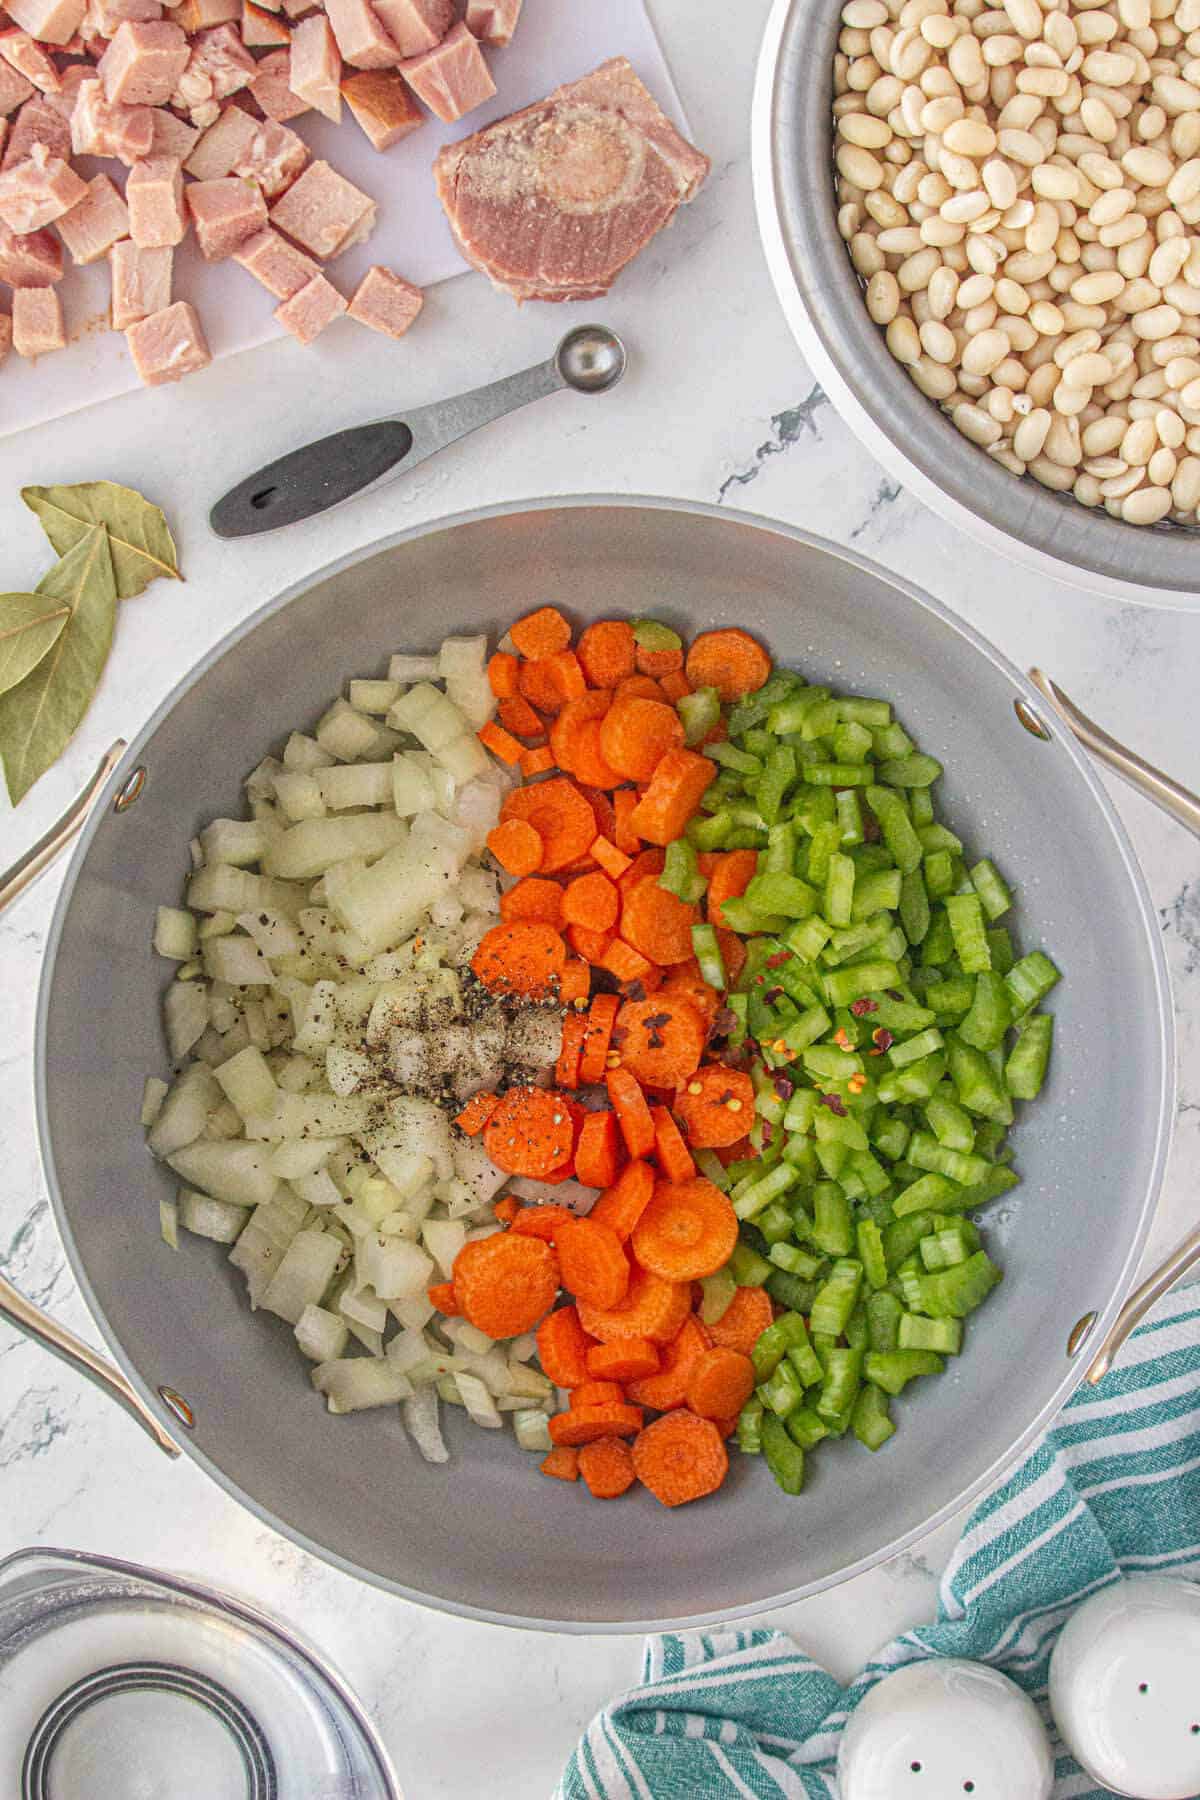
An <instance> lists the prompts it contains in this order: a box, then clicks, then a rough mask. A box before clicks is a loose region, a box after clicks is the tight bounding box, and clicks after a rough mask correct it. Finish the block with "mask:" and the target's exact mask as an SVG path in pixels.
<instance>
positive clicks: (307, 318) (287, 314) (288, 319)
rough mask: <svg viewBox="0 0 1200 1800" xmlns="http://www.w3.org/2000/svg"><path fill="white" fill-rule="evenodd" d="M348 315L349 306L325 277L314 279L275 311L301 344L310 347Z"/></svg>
mask: <svg viewBox="0 0 1200 1800" xmlns="http://www.w3.org/2000/svg"><path fill="white" fill-rule="evenodd" d="M345 311H346V302H345V301H344V300H343V299H342V296H341V295H340V294H339V293H338V291H337V289H336V288H335V287H334V285H333V283H332V282H331V281H326V279H325V277H324V275H314V276H313V278H312V280H311V281H310V282H308V283H306V285H305V286H304V287H302V288H301V289H300V291H299V293H296V294H293V295H292V297H291V299H290V300H285V301H284V302H283V304H282V306H277V307H276V308H275V317H276V318H277V319H278V320H279V323H280V324H281V325H284V326H286V327H287V329H288V330H289V331H290V332H291V334H292V336H293V337H294V338H295V340H296V342H297V343H298V344H311V343H312V341H313V339H314V338H315V337H319V336H320V335H321V333H322V332H323V331H324V329H325V327H326V326H327V325H332V323H333V321H334V320H335V319H337V318H340V317H341V315H342V313H344V312H345Z"/></svg>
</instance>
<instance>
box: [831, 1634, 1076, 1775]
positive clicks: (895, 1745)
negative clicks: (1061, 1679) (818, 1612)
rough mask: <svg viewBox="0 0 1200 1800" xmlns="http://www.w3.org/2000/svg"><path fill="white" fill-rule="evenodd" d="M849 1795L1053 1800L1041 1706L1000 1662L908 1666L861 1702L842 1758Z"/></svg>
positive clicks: (938, 1661) (840, 1771)
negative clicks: (994, 1665)
mask: <svg viewBox="0 0 1200 1800" xmlns="http://www.w3.org/2000/svg"><path fill="white" fill-rule="evenodd" d="M838 1779H839V1781H840V1783H841V1790H842V1800H961V1797H962V1796H963V1795H964V1794H973V1795H974V1796H975V1800H1049V1795H1050V1790H1051V1787H1052V1785H1053V1781H1054V1761H1053V1758H1052V1756H1051V1754H1050V1743H1049V1740H1048V1738H1047V1736H1046V1731H1045V1728H1044V1726H1043V1725H1042V1721H1041V1719H1040V1718H1039V1716H1038V1710H1037V1708H1036V1706H1034V1704H1033V1702H1032V1700H1030V1699H1029V1698H1028V1697H1027V1696H1026V1695H1025V1694H1023V1693H1022V1692H1021V1690H1020V1688H1019V1687H1017V1686H1016V1684H1015V1683H1014V1682H1011V1681H1010V1680H1009V1679H1008V1677H1007V1675H1001V1674H1000V1672H999V1670H998V1669H990V1668H987V1667H985V1666H984V1665H983V1664H982V1663H974V1662H962V1661H959V1660H957V1659H955V1658H951V1657H939V1658H933V1659H931V1660H929V1661H927V1662H918V1663H908V1664H906V1665H905V1667H904V1668H901V1669H897V1670H896V1672H895V1673H894V1674H893V1675H886V1676H885V1677H884V1678H883V1680H882V1681H880V1682H878V1683H877V1684H876V1686H875V1687H873V1688H872V1689H871V1691H870V1693H869V1694H867V1695H866V1697H865V1698H864V1699H863V1700H862V1702H861V1703H860V1705H859V1706H858V1707H857V1709H856V1710H855V1712H854V1713H853V1715H852V1716H851V1719H850V1722H849V1724H848V1725H847V1727H846V1730H845V1732H844V1733H843V1736H842V1745H841V1750H840V1752H839V1755H838Z"/></svg>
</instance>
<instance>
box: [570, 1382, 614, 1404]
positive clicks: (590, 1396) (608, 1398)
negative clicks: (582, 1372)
mask: <svg viewBox="0 0 1200 1800" xmlns="http://www.w3.org/2000/svg"><path fill="white" fill-rule="evenodd" d="M624 1399H625V1389H624V1388H623V1387H622V1386H621V1384H620V1382H619V1381H584V1382H582V1383H581V1384H580V1385H579V1387H577V1388H574V1389H573V1390H572V1393H571V1411H572V1412H574V1411H575V1410H576V1409H577V1408H578V1407H580V1406H611V1405H613V1403H614V1402H615V1403H616V1404H617V1405H621V1404H622V1403H623V1402H624Z"/></svg>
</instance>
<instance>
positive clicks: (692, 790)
mask: <svg viewBox="0 0 1200 1800" xmlns="http://www.w3.org/2000/svg"><path fill="white" fill-rule="evenodd" d="M716 773H717V765H716V763H715V762H713V761H712V760H711V758H710V757H707V756H698V755H697V754H696V752H695V751H694V750H667V751H666V752H665V753H664V754H663V755H662V756H661V757H660V758H659V760H658V763H657V764H656V765H655V769H654V773H653V774H652V775H651V777H650V785H649V787H648V788H647V789H646V791H645V793H644V794H643V795H642V797H641V799H640V800H639V801H638V804H637V806H636V807H635V808H634V811H633V817H632V818H631V819H630V824H631V825H632V827H633V829H634V830H635V831H636V832H637V834H638V836H639V837H643V838H645V839H646V841H647V843H650V844H670V843H673V842H674V841H675V839H676V838H677V837H682V835H683V829H684V826H685V825H686V824H687V823H688V820H689V819H690V818H691V817H692V815H693V814H694V813H695V811H696V809H697V807H698V806H699V805H700V801H701V799H702V797H703V796H704V794H705V793H706V792H707V791H708V789H709V788H710V787H711V785H712V783H713V781H714V779H715V777H716Z"/></svg>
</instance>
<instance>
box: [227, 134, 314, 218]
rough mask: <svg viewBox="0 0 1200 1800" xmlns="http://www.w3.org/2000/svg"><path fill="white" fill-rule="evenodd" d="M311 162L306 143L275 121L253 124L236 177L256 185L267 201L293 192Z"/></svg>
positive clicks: (240, 154)
mask: <svg viewBox="0 0 1200 1800" xmlns="http://www.w3.org/2000/svg"><path fill="white" fill-rule="evenodd" d="M307 161H308V145H307V144H306V143H305V142H304V139H303V138H301V137H297V136H296V133H295V132H294V131H289V130H288V128H287V126H286V125H277V124H276V123H275V121H274V119H263V120H259V121H255V122H254V135H253V137H252V138H251V140H250V143H249V144H248V145H247V146H246V148H245V149H244V150H242V151H241V152H240V153H239V155H238V159H237V161H236V162H235V163H234V165H233V173H234V174H235V175H241V176H243V177H244V178H245V179H246V180H247V181H257V183H258V185H259V187H260V188H261V189H262V191H263V193H264V194H265V195H266V197H267V199H268V200H274V199H276V198H277V197H278V196H279V195H280V194H282V193H283V192H284V191H285V190H286V189H287V188H290V187H291V185H292V183H293V181H295V179H296V177H297V176H298V175H299V174H300V173H301V172H302V170H303V169H304V166H305V164H306V163H307Z"/></svg>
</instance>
